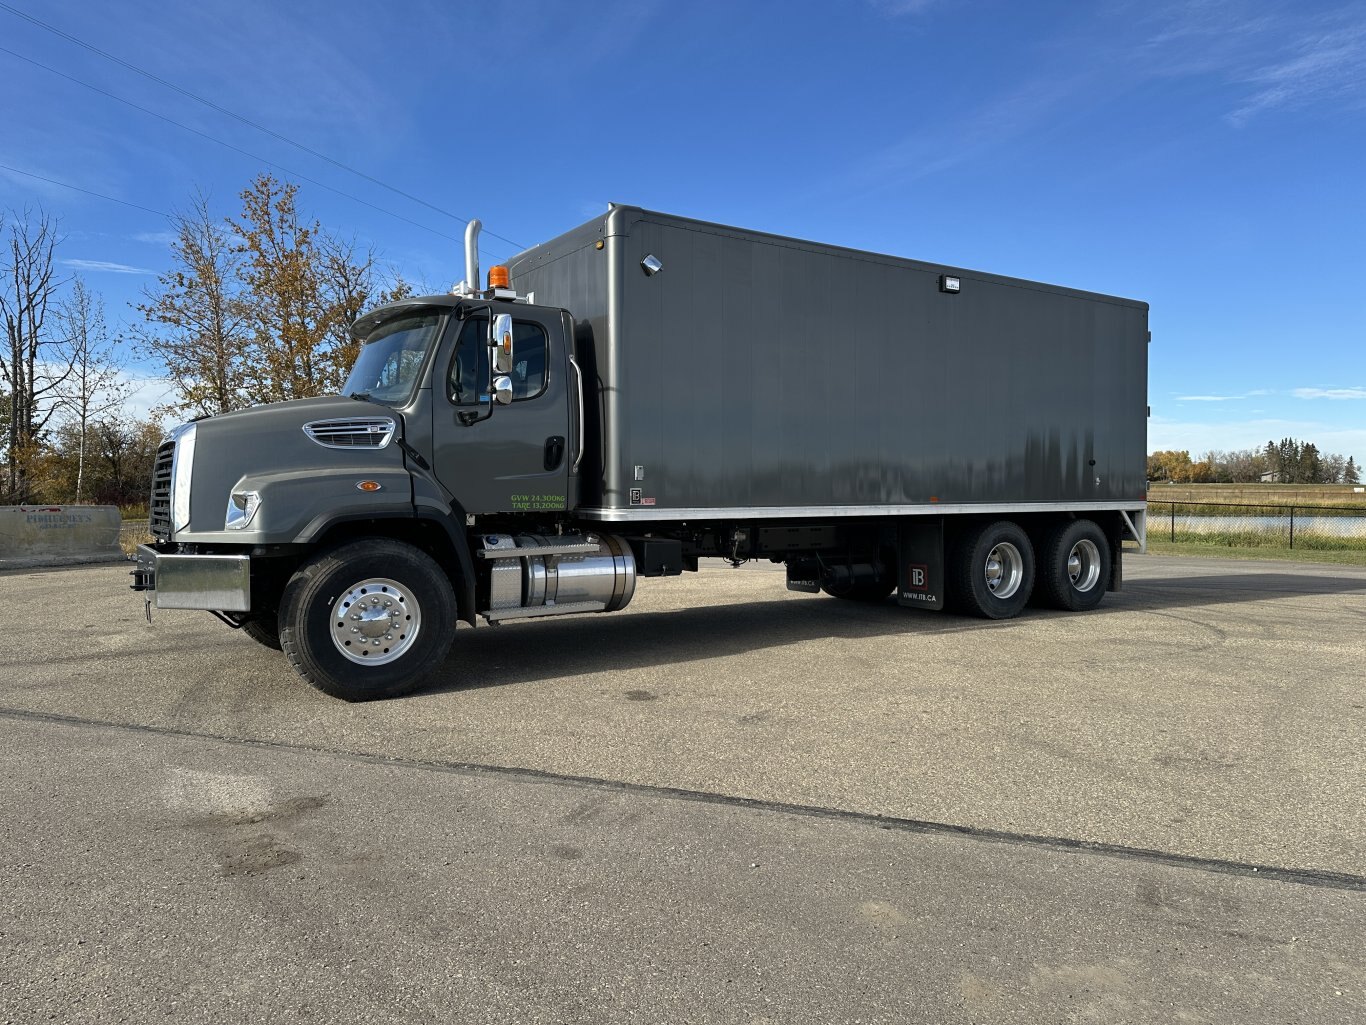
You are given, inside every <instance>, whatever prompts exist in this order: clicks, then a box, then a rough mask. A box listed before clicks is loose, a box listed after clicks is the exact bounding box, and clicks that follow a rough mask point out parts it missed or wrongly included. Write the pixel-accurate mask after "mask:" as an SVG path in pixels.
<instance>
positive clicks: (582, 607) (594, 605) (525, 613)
mask: <svg viewBox="0 0 1366 1025" xmlns="http://www.w3.org/2000/svg"><path fill="white" fill-rule="evenodd" d="M606 608H607V603H606V602H600V601H576V602H566V603H565V604H563V605H533V606H530V607H523V608H516V609H490V610H489V611H488V612H481V613H480V615H481V616H483V617H484V618H485V619H487V620H488V621H489V622H490V623H501V622H502V621H503V620H505V619H540V618H542V617H543V616H568V615H571V614H573V613H576V612H602V611H603V610H605V609H606Z"/></svg>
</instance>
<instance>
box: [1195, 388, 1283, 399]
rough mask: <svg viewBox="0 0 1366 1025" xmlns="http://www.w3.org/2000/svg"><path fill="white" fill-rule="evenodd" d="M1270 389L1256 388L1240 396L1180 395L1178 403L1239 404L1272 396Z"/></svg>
mask: <svg viewBox="0 0 1366 1025" xmlns="http://www.w3.org/2000/svg"><path fill="white" fill-rule="evenodd" d="M1270 394H1271V390H1270V389H1269V388H1254V389H1253V390H1252V391H1245V392H1242V393H1241V394H1238V395H1178V396H1176V401H1177V402H1237V401H1239V400H1240V399H1250V398H1254V397H1256V396H1259V395H1270Z"/></svg>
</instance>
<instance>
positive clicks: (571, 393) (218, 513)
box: [132, 204, 1150, 701]
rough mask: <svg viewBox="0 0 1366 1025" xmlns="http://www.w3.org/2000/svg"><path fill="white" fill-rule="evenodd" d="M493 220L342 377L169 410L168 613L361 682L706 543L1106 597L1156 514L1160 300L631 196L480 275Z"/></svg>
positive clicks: (582, 598) (155, 590)
mask: <svg viewBox="0 0 1366 1025" xmlns="http://www.w3.org/2000/svg"><path fill="white" fill-rule="evenodd" d="M479 232H480V224H479V222H478V221H472V222H471V223H470V225H469V227H468V230H467V232H466V236H465V265H466V266H465V279H464V280H463V281H462V282H460V283H459V284H458V285H456V286H455V287H454V288H453V289H452V291H451V293H450V294H445V295H429V296H423V297H419V298H407V299H403V300H401V301H399V302H394V303H390V304H388V305H385V306H382V307H380V308H378V309H375V310H373V311H372V312H369V313H366V314H365V315H363V316H362V317H361V318H360V319H359V320H357V321H356V323H355V325H354V327H353V335H354V337H355V339H356V340H357V341H358V342H359V355H358V356H357V358H356V360H355V363H354V366H353V367H352V369H351V371H350V376H349V377H348V379H347V381H346V383H345V386H344V387H343V390H342V394H340V395H333V396H326V397H321V398H309V399H298V400H293V401H288V402H280V403H273V404H268V405H261V406H253V407H250V408H247V409H240V410H236V411H233V412H228V413H224V414H221V415H217V416H213V417H209V418H207V419H200V420H198V421H196V422H192V423H188V424H185V425H183V426H181V427H179V428H177V429H176V430H174V431H173V432H172V433H171V435H170V436H169V437H168V438H167V439H166V441H165V442H164V443H163V444H162V445H161V447H160V448H159V450H158V452H157V456H156V463H155V469H154V472H153V480H152V489H151V499H150V532H151V534H152V536H153V541H152V543H150V544H146V545H143V546H141V547H139V549H138V551H137V556H136V559H137V564H136V568H135V569H134V570H133V584H132V586H133V589H134V590H135V591H140V592H143V593H144V600H145V602H146V609H147V616H148V619H149V620H150V619H151V610H152V607H153V606H155V607H157V608H161V609H201V610H206V611H208V612H211V613H212V614H213V615H215V616H216V617H218V618H219V619H220V620H222V621H223V622H224V623H225V624H227V625H228V626H229V627H232V628H235V629H240V630H241V631H243V632H244V633H246V634H247V635H249V636H250V637H252V638H253V639H255V640H256V641H259V642H260V643H262V644H264V645H266V646H268V647H271V648H276V649H280V650H282V651H283V653H284V654H285V656H286V657H287V658H288V661H289V662H290V664H291V665H292V666H293V667H294V669H295V670H296V671H297V672H298V674H299V675H300V676H302V677H303V678H304V679H305V680H306V681H307V682H308V683H310V684H312V685H313V686H314V687H316V688H318V689H320V690H322V691H324V692H325V693H327V694H330V695H333V696H335V697H337V698H341V699H345V700H349V701H360V700H369V699H375V698H384V697H392V696H396V695H400V694H403V693H405V692H408V691H410V690H412V689H413V688H415V687H417V686H418V685H420V684H421V682H422V681H423V680H424V679H425V678H427V677H428V676H429V675H430V674H432V673H433V672H434V671H436V670H437V669H438V668H439V667H441V666H443V664H444V663H445V661H446V659H447V658H448V655H449V652H450V648H451V645H452V642H453V640H454V638H455V634H456V627H457V625H458V624H459V623H460V622H462V621H463V622H465V623H468V624H470V625H471V626H473V625H476V624H478V623H479V621H480V620H483V621H485V622H486V623H488V624H506V623H509V622H513V621H516V620H523V619H541V618H549V617H552V616H564V615H572V614H585V613H602V612H614V611H617V610H620V609H623V608H625V607H626V606H627V605H628V604H629V603H630V601H631V598H632V596H633V595H634V593H635V589H636V586H637V583H638V581H639V580H640V578H652V577H668V576H675V575H679V574H682V573H687V572H693V571H696V570H697V569H698V565H699V561H700V560H702V559H721V560H725V561H727V562H729V563H731V564H732V565H735V566H738V565H740V564H742V563H744V562H746V561H748V560H768V561H771V562H773V563H778V564H781V565H783V566H784V567H785V569H786V582H787V587H788V588H790V589H793V590H796V591H802V592H810V593H824V594H825V595H828V596H830V597H831V598H833V599H836V600H844V601H850V602H867V603H888V604H890V603H891V600H892V597H893V595H895V602H896V604H897V605H899V606H903V607H905V608H909V609H918V610H922V611H935V612H937V611H941V610H944V609H948V610H950V611H954V612H957V613H961V614H967V615H975V616H980V617H985V618H988V619H1004V618H1008V617H1012V616H1016V615H1018V614H1019V613H1020V612H1021V611H1023V610H1024V609H1025V607H1026V605H1027V604H1029V603H1031V602H1032V603H1033V604H1036V605H1046V606H1051V607H1054V608H1058V609H1063V610H1068V611H1074V612H1079V611H1084V610H1088V609H1092V608H1094V607H1095V606H1096V605H1097V604H1098V603H1099V602H1100V601H1101V600H1102V598H1103V597H1104V595H1105V592H1106V591H1108V590H1117V589H1119V588H1120V587H1121V585H1122V580H1123V569H1122V560H1123V551H1124V544H1125V542H1126V541H1130V542H1137V544H1138V545H1139V547H1140V549H1141V548H1142V547H1143V546H1144V544H1145V531H1146V504H1145V489H1146V487H1147V481H1146V424H1147V405H1146V402H1147V397H1146V386H1147V347H1148V343H1149V340H1150V335H1149V332H1148V307H1147V305H1146V304H1145V303H1142V302H1138V301H1134V300H1129V299H1122V298H1116V297H1113V296H1108V295H1100V294H1096V293H1091V292H1085V291H1079V290H1074V289H1069V288H1062V287H1057V286H1052V285H1045V284H1040V283H1038V282H1034V281H1027V280H1022V279H1018V278H1011V277H1005V276H999V275H994V274H987V273H981V272H977V271H973V270H968V269H965V268H960V267H950V266H943V265H938V264H931V263H923V262H919V261H916V260H910V259H903V258H899V257H894V256H884V255H880V254H877V253H872V252H862V251H857V250H852V249H846V248H841V247H837V246H832V245H823V244H819V243H814V242H806V241H801V240H798V239H794V238H786V237H782V236H778V235H772V234H766V233H762V232H756V231H748V230H743V229H739V228H733V227H726V226H724V225H720V224H712V223H707V222H703V221H699V220H693V219H689V218H685V217H677V216H671V215H667V214H662V213H657V212H653V211H649V210H645V209H641V208H639V207H633V206H627V205H617V204H613V205H611V206H610V207H609V208H608V210H607V211H606V213H605V214H604V215H602V216H599V217H597V218H595V219H593V220H591V221H589V222H587V223H585V224H582V225H580V226H579V227H577V228H574V229H573V230H571V231H568V232H566V233H564V234H562V235H560V236H558V237H556V238H553V239H552V240H550V241H548V242H545V243H542V244H540V245H536V246H534V247H532V248H530V249H528V250H526V251H524V252H522V253H519V254H518V255H517V256H515V257H513V258H511V259H510V260H509V261H507V262H506V263H505V264H504V265H502V266H497V267H493V268H491V269H490V270H489V274H488V279H487V282H486V283H484V284H483V285H481V279H480V272H479V246H478V240H479ZM1083 629H1084V628H1083ZM517 636H518V637H519V638H520V637H521V636H522V635H521V634H518V635H517Z"/></svg>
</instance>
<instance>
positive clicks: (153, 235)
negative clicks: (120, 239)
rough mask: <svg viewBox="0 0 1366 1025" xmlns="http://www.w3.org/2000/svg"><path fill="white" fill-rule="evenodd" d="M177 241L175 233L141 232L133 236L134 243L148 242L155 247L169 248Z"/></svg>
mask: <svg viewBox="0 0 1366 1025" xmlns="http://www.w3.org/2000/svg"><path fill="white" fill-rule="evenodd" d="M175 240H176V233H175V232H174V231H140V232H138V233H137V234H136V235H134V236H133V241H134V242H146V243H148V244H149V245H154V246H169V245H170V244H171V243H172V242H174V241H175Z"/></svg>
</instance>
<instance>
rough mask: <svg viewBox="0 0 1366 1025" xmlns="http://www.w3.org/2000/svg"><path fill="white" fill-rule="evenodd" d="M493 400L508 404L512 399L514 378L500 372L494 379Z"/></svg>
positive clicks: (499, 403) (501, 404)
mask: <svg viewBox="0 0 1366 1025" xmlns="http://www.w3.org/2000/svg"><path fill="white" fill-rule="evenodd" d="M493 401H494V402H496V403H498V405H500V406H506V405H507V404H508V403H509V402H511V401H512V378H510V377H508V376H507V375H506V374H499V375H498V376H497V377H495V378H494V379H493Z"/></svg>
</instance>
